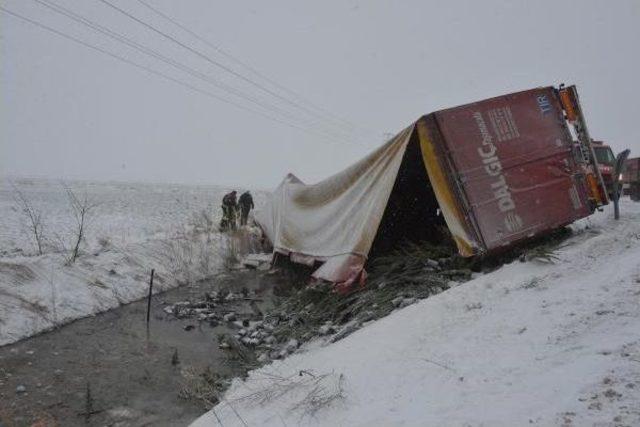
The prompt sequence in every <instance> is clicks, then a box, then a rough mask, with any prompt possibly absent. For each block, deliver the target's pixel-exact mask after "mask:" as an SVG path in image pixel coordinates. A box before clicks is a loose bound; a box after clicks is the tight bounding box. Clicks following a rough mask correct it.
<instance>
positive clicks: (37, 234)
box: [11, 183, 45, 255]
mask: <svg viewBox="0 0 640 427" xmlns="http://www.w3.org/2000/svg"><path fill="white" fill-rule="evenodd" d="M11 185H12V187H13V200H14V201H15V203H16V205H17V207H18V209H19V210H20V211H21V212H22V214H23V216H24V217H25V218H26V220H27V228H28V230H29V234H31V236H32V238H33V241H34V243H35V246H36V249H37V250H38V255H42V254H43V248H44V222H45V221H44V214H43V213H42V210H41V209H39V208H37V207H36V206H35V205H34V204H33V203H32V202H31V200H29V199H28V198H27V196H26V195H25V194H24V193H23V192H22V191H20V189H19V188H18V186H16V185H15V184H14V183H11Z"/></svg>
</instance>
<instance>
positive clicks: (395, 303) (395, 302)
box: [391, 297, 404, 307]
mask: <svg viewBox="0 0 640 427" xmlns="http://www.w3.org/2000/svg"><path fill="white" fill-rule="evenodd" d="M402 300H404V298H403V297H395V298H394V299H392V300H391V304H393V306H394V307H400V304H402Z"/></svg>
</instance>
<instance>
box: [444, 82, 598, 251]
mask: <svg viewBox="0 0 640 427" xmlns="http://www.w3.org/2000/svg"><path fill="white" fill-rule="evenodd" d="M435 117H436V121H437V124H438V127H439V130H440V133H441V134H442V136H443V143H444V145H445V152H446V155H447V156H449V163H450V164H451V165H452V167H453V168H454V169H455V170H454V171H453V173H452V174H453V176H455V177H456V179H457V181H458V188H459V190H460V193H461V194H460V196H461V197H462V198H463V199H464V200H463V202H464V203H463V205H464V206H465V209H466V210H468V214H469V218H470V220H472V221H474V222H475V226H476V229H477V230H479V232H480V235H481V238H482V240H483V246H484V247H485V248H486V250H491V249H495V248H498V247H501V246H505V245H509V244H511V243H513V242H515V241H517V240H520V239H523V238H526V237H530V236H533V235H535V234H538V233H541V232H544V231H547V230H550V229H554V228H557V227H559V226H562V225H565V224H569V223H571V222H573V221H575V220H576V219H579V218H582V217H585V216H587V215H589V214H590V213H591V208H590V206H589V201H588V200H589V199H588V192H587V184H586V181H585V177H584V173H583V172H584V171H583V170H582V168H581V166H580V165H579V163H578V162H577V161H576V160H575V158H574V143H573V140H572V137H571V134H570V132H569V129H568V127H567V123H566V122H565V120H564V116H563V112H562V109H561V106H560V103H559V100H558V98H557V95H556V91H555V90H554V89H553V88H552V87H547V88H538V89H533V90H528V91H524V92H518V93H515V94H510V95H505V96H501V97H497V98H492V99H488V100H484V101H480V102H476V103H472V104H468V105H463V106H460V107H456V108H451V109H447V110H441V111H438V112H436V113H435Z"/></svg>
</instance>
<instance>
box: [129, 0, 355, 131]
mask: <svg viewBox="0 0 640 427" xmlns="http://www.w3.org/2000/svg"><path fill="white" fill-rule="evenodd" d="M138 2H139V3H140V4H142V5H143V6H144V7H146V8H147V9H149V10H151V11H152V12H154V13H156V14H157V15H159V16H161V17H162V18H164V19H165V20H167V21H169V22H171V23H172V24H173V25H175V26H177V27H178V28H180V29H181V30H183V31H185V32H186V33H187V34H189V35H191V36H192V37H194V38H196V39H197V40H199V41H201V42H202V43H204V44H206V45H207V46H209V47H210V48H212V49H214V50H215V51H216V52H218V53H220V54H221V55H223V56H224V57H226V58H228V59H230V60H231V61H233V62H235V63H236V64H238V65H240V66H242V67H243V68H245V69H246V70H248V71H250V72H251V73H253V74H254V75H256V76H258V77H260V78H262V79H263V80H264V81H266V82H268V83H270V84H272V85H273V86H274V87H277V88H279V89H281V90H283V91H285V92H287V93H289V94H290V95H292V96H294V97H296V98H298V99H299V100H301V101H303V102H305V103H307V104H308V105H309V106H311V107H313V108H315V109H316V110H317V111H319V112H321V113H323V114H324V115H326V116H328V117H330V118H332V119H335V120H338V121H340V122H342V123H344V124H345V125H347V126H349V127H350V128H355V127H356V126H355V125H354V124H353V123H351V122H350V121H349V120H346V119H343V118H342V117H340V116H338V115H335V114H333V113H331V112H330V111H328V110H326V109H324V108H322V107H319V106H318V105H316V104H314V103H313V102H311V101H309V100H308V99H306V98H305V97H303V96H302V95H300V94H298V93H296V92H295V91H293V90H291V89H289V88H287V87H286V86H284V85H282V84H280V83H278V82H277V81H275V80H273V79H272V78H270V77H268V76H266V75H264V74H263V73H261V72H260V71H258V70H257V69H255V68H254V67H252V66H251V65H249V64H248V63H246V62H245V61H242V60H240V59H238V58H237V57H236V56H234V55H232V54H231V53H229V52H228V51H226V50H225V49H222V48H221V47H220V46H218V45H216V44H214V43H212V42H210V41H209V40H207V39H205V38H204V37H202V36H200V35H198V34H197V33H195V32H193V31H192V30H190V29H189V28H188V27H186V26H185V25H182V24H180V23H179V22H177V21H176V20H175V19H173V18H171V17H170V16H168V15H167V14H165V13H163V12H162V11H160V10H159V9H157V8H155V7H153V6H151V5H150V4H149V3H147V2H146V1H144V0H138Z"/></svg>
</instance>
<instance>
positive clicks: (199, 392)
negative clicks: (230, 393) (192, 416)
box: [178, 367, 228, 409]
mask: <svg viewBox="0 0 640 427" xmlns="http://www.w3.org/2000/svg"><path fill="white" fill-rule="evenodd" d="M181 374H182V378H183V380H182V386H181V388H180V392H179V393H178V394H179V396H180V397H181V398H183V399H196V400H200V401H201V402H203V403H204V404H205V406H206V407H207V409H211V408H213V406H214V405H215V404H216V403H218V402H219V401H220V396H221V395H222V393H223V391H224V390H225V389H226V388H227V386H228V381H227V380H225V379H223V378H222V377H221V376H220V375H219V374H218V373H216V372H214V371H212V370H211V368H210V367H207V368H205V369H204V370H199V369H196V368H194V367H187V368H185V369H182V370H181Z"/></svg>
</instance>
